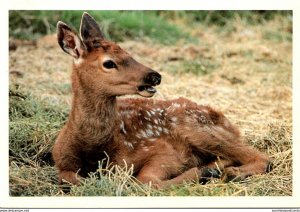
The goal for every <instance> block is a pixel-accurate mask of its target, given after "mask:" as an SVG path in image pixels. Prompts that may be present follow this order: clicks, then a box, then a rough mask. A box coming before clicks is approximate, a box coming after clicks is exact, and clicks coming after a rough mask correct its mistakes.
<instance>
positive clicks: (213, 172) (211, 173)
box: [199, 167, 221, 184]
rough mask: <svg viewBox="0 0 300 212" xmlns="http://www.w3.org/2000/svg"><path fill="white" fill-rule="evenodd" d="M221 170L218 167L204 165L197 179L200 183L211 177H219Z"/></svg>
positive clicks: (204, 182)
mask: <svg viewBox="0 0 300 212" xmlns="http://www.w3.org/2000/svg"><path fill="white" fill-rule="evenodd" d="M220 177H221V172H220V171H219V170H218V169H211V168H208V167H204V168H202V169H201V178H200V180H199V182H200V183H202V184H206V183H207V182H208V180H209V179H211V178H220Z"/></svg>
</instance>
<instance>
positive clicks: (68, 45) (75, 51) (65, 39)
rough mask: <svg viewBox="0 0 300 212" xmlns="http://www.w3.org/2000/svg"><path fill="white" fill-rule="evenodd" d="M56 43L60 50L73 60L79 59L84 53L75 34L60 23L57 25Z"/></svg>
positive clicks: (82, 45)
mask: <svg viewBox="0 0 300 212" xmlns="http://www.w3.org/2000/svg"><path fill="white" fill-rule="evenodd" d="M57 41H58V44H59V45H60V47H61V48H62V50H64V51H65V52H66V53H68V54H70V55H71V56H73V57H75V58H79V57H80V56H82V55H83V54H84V53H85V51H86V49H85V46H84V44H83V43H82V41H81V40H80V38H79V36H78V35H77V33H76V32H75V31H74V30H72V29H71V28H70V27H69V26H68V25H67V24H65V23H63V22H61V21H59V22H58V23H57Z"/></svg>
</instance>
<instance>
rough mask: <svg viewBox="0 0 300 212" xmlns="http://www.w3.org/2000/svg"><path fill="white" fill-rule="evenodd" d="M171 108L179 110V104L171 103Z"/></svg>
mask: <svg viewBox="0 0 300 212" xmlns="http://www.w3.org/2000/svg"><path fill="white" fill-rule="evenodd" d="M172 106H173V107H175V108H179V107H180V104H178V103H172Z"/></svg>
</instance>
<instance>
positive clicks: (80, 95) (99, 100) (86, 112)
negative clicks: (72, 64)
mask: <svg viewBox="0 0 300 212" xmlns="http://www.w3.org/2000/svg"><path fill="white" fill-rule="evenodd" d="M72 92H73V102H72V110H71V116H70V121H71V122H72V123H73V127H75V129H76V132H77V133H76V134H77V137H78V139H80V140H82V142H84V143H86V144H89V143H90V144H95V143H96V144H99V145H102V144H105V143H107V142H111V141H112V140H113V138H114V129H115V125H116V121H117V120H116V119H117V118H116V117H117V116H116V114H117V113H116V97H115V96H107V95H105V94H104V93H101V92H99V91H98V92H97V93H96V92H95V91H92V90H88V89H87V88H86V87H85V86H84V85H83V84H82V83H81V82H80V80H79V77H78V75H77V74H76V72H75V73H74V72H73V74H72Z"/></svg>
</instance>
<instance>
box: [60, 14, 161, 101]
mask: <svg viewBox="0 0 300 212" xmlns="http://www.w3.org/2000/svg"><path fill="white" fill-rule="evenodd" d="M57 39H58V43H59V45H60V47H61V48H62V49H63V50H64V51H65V52H66V53H68V54H70V55H71V56H73V58H74V64H73V67H74V69H75V70H76V71H77V75H78V76H77V77H78V80H79V82H80V84H81V86H83V87H84V89H85V90H86V91H88V92H99V93H101V94H105V95H108V96H120V95H125V94H139V95H141V96H144V97H151V96H153V95H154V93H155V92H156V89H155V88H154V87H153V86H156V85H159V84H160V81H161V75H160V74H159V73H157V72H156V71H153V70H152V69H150V68H148V67H146V66H144V65H142V64H140V63H138V62H137V61H136V60H134V59H133V58H132V57H131V56H130V55H129V54H128V53H127V52H126V51H124V50H123V49H121V48H120V47H119V46H118V45H117V44H115V43H113V42H111V41H108V40H106V39H105V38H104V36H103V33H102V32H101V30H100V28H99V26H98V25H97V23H96V21H95V20H94V18H92V17H91V16H90V15H89V14H88V13H83V15H82V19H81V24H80V36H78V35H77V33H76V32H75V31H74V30H72V29H71V28H70V27H69V26H68V25H66V24H65V23H63V22H61V21H59V22H58V23H57Z"/></svg>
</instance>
